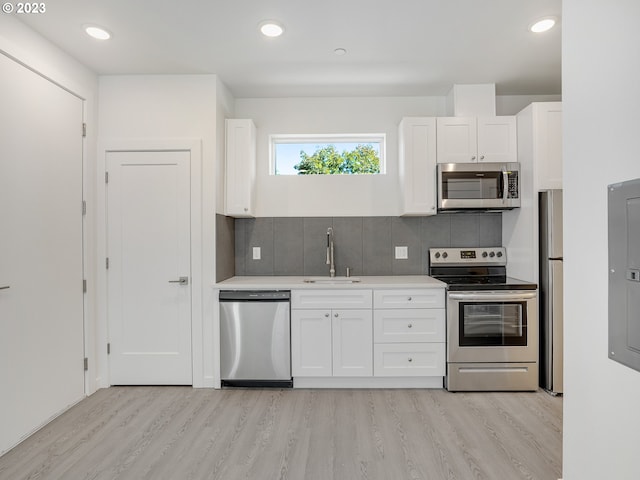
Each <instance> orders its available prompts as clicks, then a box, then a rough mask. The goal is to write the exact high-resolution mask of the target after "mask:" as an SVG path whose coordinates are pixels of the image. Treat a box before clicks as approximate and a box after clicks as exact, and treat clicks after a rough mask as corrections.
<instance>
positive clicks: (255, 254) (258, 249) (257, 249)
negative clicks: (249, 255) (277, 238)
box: [253, 247, 261, 260]
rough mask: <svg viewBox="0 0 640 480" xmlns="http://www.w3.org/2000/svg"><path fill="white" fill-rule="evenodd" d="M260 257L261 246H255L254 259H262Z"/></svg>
mask: <svg viewBox="0 0 640 480" xmlns="http://www.w3.org/2000/svg"><path fill="white" fill-rule="evenodd" d="M260 258H261V252H260V247H253V259H254V260H260Z"/></svg>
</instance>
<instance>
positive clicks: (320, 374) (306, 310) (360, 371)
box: [291, 288, 446, 388]
mask: <svg viewBox="0 0 640 480" xmlns="http://www.w3.org/2000/svg"><path fill="white" fill-rule="evenodd" d="M445 345H446V344H445V306H444V289H395V290H394V289H389V290H383V289H375V290H366V289H363V290H360V289H349V288H347V289H343V290H340V289H335V290H331V289H326V290H313V289H305V290H292V292H291V365H292V374H293V377H294V386H295V385H296V378H298V379H300V382H299V383H298V385H305V386H339V387H348V386H355V385H356V383H357V382H361V383H357V385H358V386H373V387H375V386H376V385H379V386H384V387H404V386H417V387H425V386H427V387H430V388H432V387H441V386H442V378H441V377H444V375H445V351H446V348H445ZM383 377H386V378H383ZM349 378H352V379H353V380H351V381H350V380H349ZM366 378H369V380H366ZM403 378H404V380H403ZM302 379H306V380H304V381H303V380H302ZM312 379H315V380H313V381H312ZM323 379H324V380H323ZM413 379H415V381H417V382H418V383H415V382H414V381H413ZM318 380H321V381H322V382H324V383H313V382H317V381H318ZM310 382H311V383H310ZM344 382H347V383H344ZM354 382H356V383H354ZM362 382H367V383H362ZM403 382H404V383H403Z"/></svg>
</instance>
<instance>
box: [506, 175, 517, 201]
mask: <svg viewBox="0 0 640 480" xmlns="http://www.w3.org/2000/svg"><path fill="white" fill-rule="evenodd" d="M507 188H508V190H507V198H518V172H509V184H508V185H507Z"/></svg>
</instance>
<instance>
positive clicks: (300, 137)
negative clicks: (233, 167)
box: [269, 133, 387, 177]
mask: <svg viewBox="0 0 640 480" xmlns="http://www.w3.org/2000/svg"><path fill="white" fill-rule="evenodd" d="M386 142H387V135H386V134H385V133H328V134H324V133H314V134H305V133H295V134H271V135H269V175H273V176H276V177H309V176H314V177H334V176H340V177H358V176H372V175H374V176H375V175H386V174H387V162H386V148H387V145H386ZM304 143H309V144H313V143H315V144H317V145H318V146H320V147H321V146H323V145H331V144H336V146H339V144H341V143H360V144H367V143H377V144H379V145H380V152H379V159H380V172H378V173H350V174H338V173H335V174H321V175H300V174H287V173H280V174H278V173H276V162H277V159H276V146H277V145H279V144H304Z"/></svg>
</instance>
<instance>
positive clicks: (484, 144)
mask: <svg viewBox="0 0 640 480" xmlns="http://www.w3.org/2000/svg"><path fill="white" fill-rule="evenodd" d="M517 138H518V135H517V131H516V117H515V116H501V117H486V118H478V161H479V162H517V161H518V146H517Z"/></svg>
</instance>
